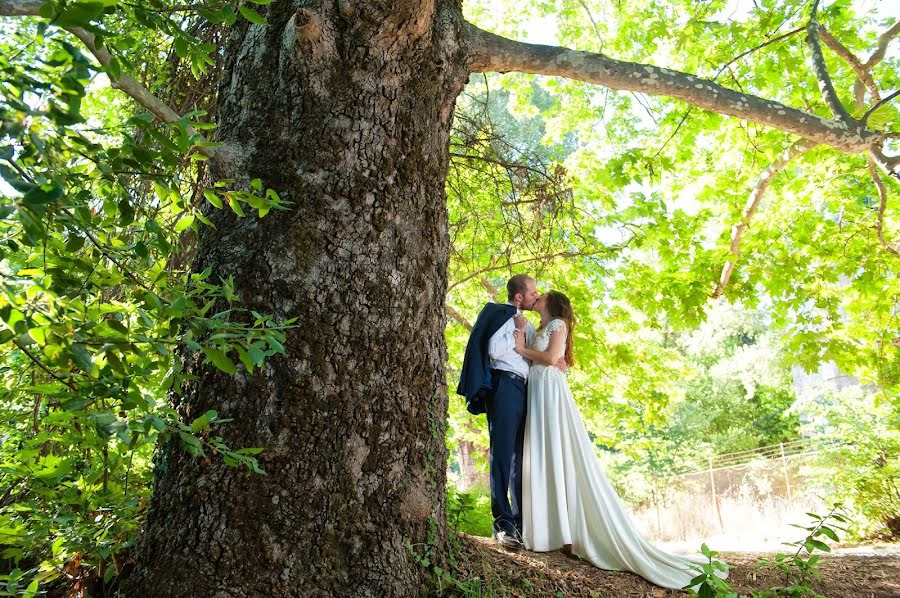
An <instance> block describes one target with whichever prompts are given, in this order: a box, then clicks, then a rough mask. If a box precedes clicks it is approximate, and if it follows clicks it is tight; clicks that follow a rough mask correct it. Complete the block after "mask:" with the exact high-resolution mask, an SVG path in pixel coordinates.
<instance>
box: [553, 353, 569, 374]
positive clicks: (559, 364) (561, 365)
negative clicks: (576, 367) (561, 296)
mask: <svg viewBox="0 0 900 598" xmlns="http://www.w3.org/2000/svg"><path fill="white" fill-rule="evenodd" d="M553 367H555V368H556V369H558V370H559V371H560V372H562V373H563V374H565V373H566V371H567V370H568V369H569V364H568V363H566V358H565V357H560V358H559V359H557V360H556V363H554V364H553Z"/></svg>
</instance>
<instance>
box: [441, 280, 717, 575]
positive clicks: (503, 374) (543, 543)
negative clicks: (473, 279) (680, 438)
mask: <svg viewBox="0 0 900 598" xmlns="http://www.w3.org/2000/svg"><path fill="white" fill-rule="evenodd" d="M506 291H507V298H508V301H507V303H505V304H498V303H488V304H487V305H485V306H484V308H483V309H482V310H481V313H479V314H478V319H477V320H476V322H475V326H473V328H472V332H471V335H470V337H469V341H468V343H467V345H466V353H465V357H464V359H463V366H462V371H461V373H460V381H459V386H458V388H457V389H456V392H457V393H458V394H460V395H463V396H464V397H465V398H466V408H467V409H468V410H469V412H470V413H472V414H473V415H478V414H481V413H486V414H487V421H488V435H489V437H490V450H489V465H490V485H491V512H492V514H493V516H494V538H495V539H496V540H497V541H498V542H499V543H500V544H501V545H503V546H505V547H507V548H512V549H521V548H526V549H528V550H532V551H535V552H548V551H551V550H558V549H560V548H563V547H564V546H570V547H571V552H572V554H574V555H576V556H578V557H581V558H583V559H586V560H588V561H590V562H591V563H593V564H594V565H596V566H597V567H599V568H601V569H607V570H611V571H632V572H634V573H637V574H638V575H640V576H641V577H643V578H644V579H646V580H648V581H650V582H652V583H654V584H656V585H659V586H662V587H664V588H672V589H681V588H684V587H685V586H687V585H688V584H689V583H690V581H691V579H692V578H693V577H695V576H696V575H697V565H702V564H704V563H705V562H706V561H705V560H703V559H700V558H691V557H683V556H678V555H673V554H668V553H666V552H663V551H662V550H660V549H658V548H656V547H655V546H653V545H652V544H650V543H649V542H648V541H647V540H645V539H644V538H643V537H642V536H641V534H640V533H639V532H638V530H637V528H636V527H635V525H634V523H633V522H632V519H631V516H630V515H629V513H628V510H627V509H626V508H625V506H624V505H623V504H622V502H621V500H619V497H618V495H616V492H615V490H614V489H613V487H612V485H610V483H609V481H608V480H607V479H606V475H605V474H604V473H603V469H602V467H601V464H600V461H599V460H598V459H597V456H596V454H595V452H594V444H593V443H592V442H591V440H590V437H589V436H588V434H587V430H585V427H584V423H583V422H582V420H581V413H580V412H579V411H578V407H577V406H576V405H575V400H574V398H573V396H572V391H571V390H570V389H569V384H568V381H567V380H566V371H567V369H568V368H570V367H572V366H573V365H575V360H574V357H573V352H572V346H573V338H572V333H573V331H574V329H575V314H574V312H573V310H572V304H571V302H570V301H569V298H568V297H566V296H565V295H564V294H563V293H560V292H559V291H548V292H546V293H543V294H540V293H538V291H537V287H536V284H535V281H534V279H533V278H531V277H530V276H528V275H525V274H517V275H515V276H513V277H512V278H510V279H509V282H507V284H506ZM523 310H527V311H534V312H537V313H538V314H539V315H540V326H539V328H538V329H537V330H535V329H534V327H533V326H532V325H531V323H530V322H528V320H527V319H526V318H525V316H524V315H523V314H522V311H523ZM717 574H718V575H720V576H724V575H725V573H724V572H717Z"/></svg>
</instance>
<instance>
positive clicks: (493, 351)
mask: <svg viewBox="0 0 900 598" xmlns="http://www.w3.org/2000/svg"><path fill="white" fill-rule="evenodd" d="M509 305H512V304H511V303H510V304H509ZM516 313H517V314H520V315H521V313H522V310H516ZM515 329H516V322H515V320H514V319H513V318H510V319H509V320H507V321H506V323H504V324H503V326H501V327H500V330H498V331H497V332H495V333H494V336H492V337H491V340H490V341H489V342H488V356H489V357H490V358H491V367H492V368H493V369H495V370H505V371H507V372H513V373H515V374H518V375H520V376H522V377H523V378H527V377H528V362H527V361H525V358H524V357H522V356H521V355H519V354H518V353H516V339H515V337H514V336H513V331H514V330H515ZM532 334H534V326H532V325H531V322H527V323H526V324H525V342H529V341H530V340H531V335H532Z"/></svg>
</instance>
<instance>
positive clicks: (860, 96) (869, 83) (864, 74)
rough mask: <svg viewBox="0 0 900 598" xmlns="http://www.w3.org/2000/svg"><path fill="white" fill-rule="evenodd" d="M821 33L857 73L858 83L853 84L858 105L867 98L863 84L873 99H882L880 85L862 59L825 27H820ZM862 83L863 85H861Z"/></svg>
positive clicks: (826, 43) (833, 49) (826, 41)
mask: <svg viewBox="0 0 900 598" xmlns="http://www.w3.org/2000/svg"><path fill="white" fill-rule="evenodd" d="M819 33H820V34H821V36H822V41H823V42H825V45H826V46H828V47H829V48H831V51H832V52H834V53H835V54H837V55H838V56H840V57H841V58H843V59H844V61H845V62H846V63H847V64H849V65H850V68H852V69H853V71H854V72H855V73H856V83H854V85H853V97H854V99H855V101H856V105H857V107H862V103H863V101H864V100H865V94H864V93H863V91H862V90H863V87H862V86H863V85H865V87H866V89H868V90H869V94H870V95H871V96H872V99H873V100H875V101H876V102H877V101H878V100H880V99H881V95H880V94H879V93H878V86H877V85H875V79H873V78H872V72H871V71H870V70H869V69H867V68H866V67H865V65H864V64H863V63H862V61H860V59H859V58H857V57H856V55H855V54H854V53H853V52H851V51H850V50H848V49H847V47H846V46H845V45H844V44H842V43H841V42H839V41H838V40H837V39H835V37H834V36H833V35H831V33H829V32H828V30H827V29H825V28H824V27H821V28H820V29H819ZM860 83H861V84H862V85H859V84H860Z"/></svg>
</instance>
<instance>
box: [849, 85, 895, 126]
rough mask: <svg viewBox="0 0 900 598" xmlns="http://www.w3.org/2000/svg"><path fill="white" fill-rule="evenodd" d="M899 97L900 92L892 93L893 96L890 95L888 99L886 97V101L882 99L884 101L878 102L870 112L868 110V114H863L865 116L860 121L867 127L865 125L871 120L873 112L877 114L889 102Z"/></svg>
mask: <svg viewBox="0 0 900 598" xmlns="http://www.w3.org/2000/svg"><path fill="white" fill-rule="evenodd" d="M897 96H900V90H897V91H895V92H894V93H892V94H891V95H889V96H888V97H886V98H884V99H882V100H878V101H877V102H876V103H875V105H874V106H872V107H871V108H869V109H868V110H866V113H865V114H863V116H862V118H861V119H860V120H859V122H860V123H862V124H863V125H865V124H866V121H867V120H869V117H870V116H872V113H873V112H875V111H876V110H878V109H879V108H881V107H882V106H883V105H884V104H887V103H888V102H890V101H891V100H893V99H894V98H896V97H897Z"/></svg>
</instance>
